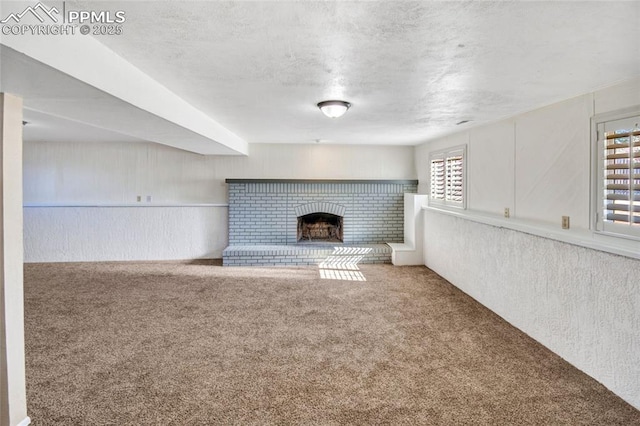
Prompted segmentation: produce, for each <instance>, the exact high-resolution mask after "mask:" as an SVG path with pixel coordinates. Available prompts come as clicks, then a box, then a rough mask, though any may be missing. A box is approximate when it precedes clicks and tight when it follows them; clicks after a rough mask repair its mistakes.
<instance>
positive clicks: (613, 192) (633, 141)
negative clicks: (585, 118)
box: [598, 117, 640, 233]
mask: <svg viewBox="0 0 640 426" xmlns="http://www.w3.org/2000/svg"><path fill="white" fill-rule="evenodd" d="M638 122H640V117H633V118H631V119H626V120H616V121H610V122H606V123H602V124H601V125H600V126H599V129H598V134H599V138H600V143H601V146H602V147H603V157H602V158H603V164H602V165H603V168H602V173H603V175H602V176H603V182H602V190H603V193H602V197H603V198H602V204H601V205H602V208H603V211H602V221H603V225H604V226H603V228H604V230H609V231H611V230H614V232H618V231H617V230H616V228H614V227H618V228H620V226H626V227H634V228H635V227H639V228H640V129H639V128H638V124H637V123H638ZM608 226H609V228H607V227H608ZM622 232H623V233H625V232H624V231H622ZM635 232H637V231H634V233H635Z"/></svg>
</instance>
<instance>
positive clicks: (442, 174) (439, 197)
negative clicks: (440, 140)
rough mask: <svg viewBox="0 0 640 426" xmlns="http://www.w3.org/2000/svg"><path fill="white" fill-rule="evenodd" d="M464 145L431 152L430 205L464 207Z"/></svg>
mask: <svg viewBox="0 0 640 426" xmlns="http://www.w3.org/2000/svg"><path fill="white" fill-rule="evenodd" d="M465 154H466V146H459V147H455V148H451V149H447V150H443V151H436V152H432V153H431V155H430V157H429V163H430V165H431V191H430V196H429V204H430V205H441V206H442V205H444V206H453V207H458V208H465V195H466V194H465V192H466V191H465Z"/></svg>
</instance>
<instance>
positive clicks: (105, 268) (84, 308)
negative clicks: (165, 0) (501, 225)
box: [25, 262, 640, 425]
mask: <svg viewBox="0 0 640 426" xmlns="http://www.w3.org/2000/svg"><path fill="white" fill-rule="evenodd" d="M320 272H321V271H319V270H318V268H317V267H297V268H285V267H283V268H257V267H233V268H223V267H221V266H219V264H217V263H215V262H194V263H191V264H187V263H161V262H160V263H72V264H27V265H25V333H26V363H27V404H28V412H29V415H30V416H31V418H32V424H33V425H215V424H238V425H250V424H280V425H282V424H300V425H346V424H356V425H369V424H375V425H416V424H417V425H438V424H442V425H456V424H491V425H496V424H497V425H500V424H503V425H515V424H518V425H522V424H531V425H533V424H535V425H547V424H548V425H562V424H564V425H640V411H638V410H635V409H634V408H633V407H631V406H630V405H628V404H626V403H625V402H624V401H623V400H621V399H620V398H618V397H617V396H616V395H614V394H613V393H611V392H610V391H608V390H607V389H606V388H605V387H604V386H602V385H601V384H599V383H598V382H597V381H595V380H594V379H592V378H590V377H588V376H587V375H585V374H583V373H582V372H580V371H578V370H577V369H575V368H574V367H572V366H571V365H569V364H568V363H566V362H565V361H563V360H562V359H561V358H560V357H558V356H556V355H555V354H553V353H552V352H550V351H549V350H547V349H546V348H544V347H543V346H541V345H540V344H538V343H536V342H535V341H534V340H532V339H531V338H529V337H528V336H526V335H525V334H523V333H521V332H520V331H518V330H517V329H515V328H513V327H512V326H510V325H509V324H507V323H506V322H505V321H503V320H502V319H501V318H499V317H498V316H497V315H495V314H493V313H492V312H491V311H489V310H488V309H486V308H484V307H483V306H481V305H480V304H478V303H477V302H476V301H474V300H473V299H471V298H470V297H468V296H466V295H465V294H464V293H462V292H460V291H459V290H458V289H456V288H455V287H454V286H452V285H451V284H449V283H448V282H447V281H445V280H444V279H442V278H441V277H439V276H438V275H437V274H435V273H434V272H432V271H430V270H429V269H427V268H425V267H394V266H391V265H362V266H361V267H360V271H359V272H360V273H361V275H360V274H355V275H354V274H352V273H347V274H342V275H335V274H328V275H327V274H323V275H322V276H324V277H328V278H336V277H341V278H344V279H323V278H321V274H320ZM352 272H353V271H352ZM358 279H361V280H362V279H364V280H366V281H358Z"/></svg>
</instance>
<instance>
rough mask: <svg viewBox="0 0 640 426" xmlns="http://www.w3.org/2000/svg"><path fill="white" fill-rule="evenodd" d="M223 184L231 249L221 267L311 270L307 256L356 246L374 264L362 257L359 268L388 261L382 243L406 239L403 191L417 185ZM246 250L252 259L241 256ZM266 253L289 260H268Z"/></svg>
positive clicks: (347, 182)
mask: <svg viewBox="0 0 640 426" xmlns="http://www.w3.org/2000/svg"><path fill="white" fill-rule="evenodd" d="M226 182H227V184H228V189H229V247H227V249H225V251H224V253H223V261H224V264H225V265H236V264H237V265H249V264H314V263H317V262H316V260H314V259H315V258H314V257H313V256H309V253H310V252H313V251H317V252H318V253H317V254H318V256H316V257H318V258H319V257H321V256H322V253H320V252H321V251H322V252H324V251H327V250H328V251H329V252H331V250H333V249H334V248H335V247H338V246H346V247H349V246H355V245H357V246H366V245H371V246H372V247H371V249H372V250H371V251H370V253H371V259H367V258H366V256H365V258H364V259H363V260H362V262H363V263H364V262H367V261H368V260H371V261H372V262H373V261H377V262H382V261H387V260H389V261H390V254H389V253H390V249H389V248H388V246H386V243H401V242H403V238H404V235H403V225H404V193H405V192H409V193H415V192H416V191H417V181H415V180H375V181H374V180H291V179H227V180H226ZM378 246H379V247H378ZM243 252H244V253H245V254H246V253H247V252H250V254H251V255H250V256H240V254H242V253H243ZM265 252H282V253H286V254H284V255H277V256H279V257H280V258H279V259H277V260H273V259H272V258H271V257H273V256H271V255H265V254H264V253H265ZM387 252H388V253H387ZM298 255H299V258H298ZM270 256H271V257H270ZM240 257H244V258H245V259H240ZM249 258H250V259H249ZM287 258H289V260H288V261H287ZM387 258H388V259H387ZM272 260H273V262H271V261H272Z"/></svg>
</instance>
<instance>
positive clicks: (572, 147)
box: [416, 79, 640, 408]
mask: <svg viewBox="0 0 640 426" xmlns="http://www.w3.org/2000/svg"><path fill="white" fill-rule="evenodd" d="M634 105H640V79H636V80H633V81H628V82H625V83H622V84H619V85H616V86H612V87H608V88H605V89H602V90H599V91H596V92H593V93H588V94H585V95H582V96H579V97H576V98H573V99H569V100H566V101H563V102H560V103H557V104H554V105H550V106H547V107H544V108H540V109H538V110H535V111H530V112H528V113H525V114H521V115H518V116H515V117H512V118H509V119H506V120H502V121H499V122H496V123H493V124H490V125H487V126H483V127H478V128H472V129H469V130H467V131H462V132H460V133H458V134H454V135H451V136H449V137H447V138H441V139H438V140H434V141H431V142H429V143H426V144H423V145H420V146H418V147H416V170H417V173H418V179H419V182H420V183H419V192H421V193H428V192H429V175H428V173H429V164H428V159H429V153H430V152H431V151H435V150H438V149H442V148H445V147H449V146H455V145H460V144H463V143H466V144H467V187H466V190H467V210H466V211H462V212H459V213H460V217H454V216H451V215H447V214H443V213H438V212H434V211H430V210H427V211H425V213H424V214H425V216H424V220H425V223H424V226H425V232H424V247H425V264H426V265H427V266H428V267H429V268H431V269H433V270H434V271H436V272H437V273H438V274H440V275H442V276H444V277H445V278H446V279H448V280H449V281H451V282H452V283H453V284H454V285H456V286H458V287H459V288H461V289H462V290H463V291H465V292H467V293H468V294H470V295H471V296H473V297H474V298H476V299H477V300H478V301H480V302H481V303H482V304H484V305H486V306H487V307H489V308H490V309H492V310H493V311H495V312H496V313H498V314H499V315H501V316H502V317H503V318H505V319H506V320H507V321H509V322H510V323H511V324H513V325H515V326H516V327H518V328H520V329H521V330H522V331H524V332H525V333H527V334H529V335H531V336H532V337H534V338H535V339H537V340H538V341H540V342H541V343H542V344H544V345H546V346H547V347H549V348H550V349H551V350H553V351H554V352H556V353H558V354H559V355H560V356H562V357H563V358H565V359H566V360H567V361H569V362H571V363H572V364H574V365H575V366H577V367H578V368H580V369H581V370H583V371H585V372H586V373H587V374H589V375H591V376H592V377H594V378H595V379H596V380H598V381H600V382H602V383H603V384H604V385H605V386H607V387H608V388H609V389H611V390H612V391H614V392H615V393H617V394H618V395H620V396H621V397H623V398H624V399H625V400H627V401H629V402H630V403H631V404H633V405H634V406H635V407H637V408H640V362H638V359H639V358H638V354H639V353H640V333H639V332H638V330H640V278H639V277H640V260H637V259H633V258H630V257H621V256H617V255H613V254H609V253H606V252H603V251H598V250H593V249H590V248H585V247H578V246H574V245H570V244H567V243H563V242H560V241H555V240H552V239H545V238H541V237H537V236H533V235H530V234H527V233H524V232H520V231H515V230H508V229H505V228H501V227H496V226H491V225H486V224H481V223H479V222H475V221H472V219H473V218H474V217H479V216H484V217H491V218H493V222H496V223H497V224H500V222H501V221H503V222H504V223H505V226H509V225H508V224H509V223H515V222H516V221H517V223H519V224H520V225H527V227H528V228H530V229H538V230H539V231H541V234H542V235H549V233H547V232H545V231H544V230H545V229H546V230H548V229H558V230H559V231H561V232H563V235H564V236H567V237H570V236H576V237H578V236H581V237H582V238H591V239H592V240H593V241H600V242H601V243H603V244H605V243H606V244H618V245H620V246H622V245H624V246H625V247H627V249H628V250H630V251H631V252H634V253H640V242H637V241H631V240H624V241H619V240H620V239H619V238H613V237H607V236H603V235H593V234H592V233H591V232H590V230H589V229H590V226H589V225H590V209H591V205H590V199H591V196H592V193H591V187H590V179H591V172H592V163H591V160H590V154H591V143H592V142H591V134H590V120H591V117H592V116H593V115H594V114H597V113H603V112H610V111H615V110H618V109H623V108H628V107H631V106H634ZM505 207H508V208H509V209H510V213H511V219H501V217H502V214H503V211H504V208H505ZM563 215H568V216H570V217H571V229H569V230H561V229H560V220H561V216H563ZM465 216H466V218H465ZM509 221H511V222H509ZM634 250H635V251H634Z"/></svg>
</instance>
